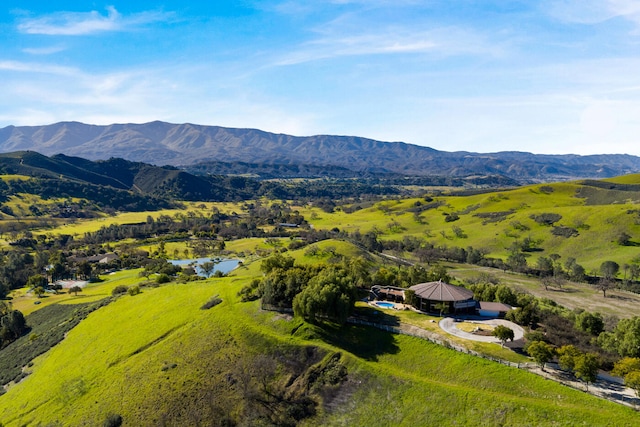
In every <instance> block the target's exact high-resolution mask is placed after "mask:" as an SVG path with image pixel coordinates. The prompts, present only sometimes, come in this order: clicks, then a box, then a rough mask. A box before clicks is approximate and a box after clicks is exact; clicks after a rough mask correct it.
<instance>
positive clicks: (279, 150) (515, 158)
mask: <svg viewBox="0 0 640 427" xmlns="http://www.w3.org/2000/svg"><path fill="white" fill-rule="evenodd" d="M15 150H35V151H38V152H41V153H43V154H46V155H52V154H57V153H64V154H66V155H70V156H80V157H85V158H88V159H92V160H97V159H108V158H111V157H122V158H125V159H127V160H131V161H137V162H145V163H151V164H156V165H164V164H170V165H180V166H187V165H194V164H197V163H201V162H206V161H224V162H247V163H256V164H282V165H315V166H332V167H342V168H347V169H349V170H351V171H356V172H366V173H396V174H404V175H414V176H415V175H417V176H425V175H448V176H458V177H460V176H469V175H504V176H507V177H510V178H514V179H518V180H521V181H529V182H532V181H550V180H564V179H571V178H605V177H611V176H616V175H624V174H628V173H634V172H638V171H640V157H636V156H630V155H622V154H617V155H594V156H577V155H534V154H531V153H522V152H500V153H490V154H479V153H471V152H446V151H438V150H434V149H432V148H428V147H421V146H417V145H411V144H406V143H402V142H381V141H376V140H372V139H367V138H361V137H356V136H331V135H316V136H308V137H297V136H291V135H284V134H274V133H269V132H264V131H260V130H257V129H234V128H224V127H219V126H201V125H194V124H189V123H186V124H170V123H164V122H159V121H156V122H151V123H145V124H114V125H109V126H94V125H86V124H83V123H77V122H62V123H56V124H52V125H47V126H22V127H15V126H8V127H6V128H3V129H0V151H15Z"/></svg>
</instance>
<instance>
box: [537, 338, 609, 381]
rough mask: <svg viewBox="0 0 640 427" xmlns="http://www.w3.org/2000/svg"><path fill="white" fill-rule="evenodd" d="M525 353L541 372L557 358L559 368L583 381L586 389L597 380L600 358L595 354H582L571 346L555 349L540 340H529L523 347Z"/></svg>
mask: <svg viewBox="0 0 640 427" xmlns="http://www.w3.org/2000/svg"><path fill="white" fill-rule="evenodd" d="M525 351H526V352H527V353H528V354H529V355H530V356H531V357H533V359H534V360H535V361H536V363H537V364H538V365H539V366H540V368H541V369H542V370H543V371H544V367H545V365H546V364H547V363H548V362H550V361H551V360H553V359H554V357H557V359H558V365H559V366H560V368H561V369H563V370H564V371H567V372H570V373H571V374H573V375H574V376H575V377H576V378H578V379H579V380H581V381H583V382H584V383H585V384H586V386H587V388H589V384H590V383H593V382H595V381H596V379H598V370H599V369H600V365H601V362H600V356H599V355H598V354H596V353H584V352H581V351H580V350H578V349H577V348H576V347H574V346H572V345H565V346H562V347H559V348H556V347H554V346H553V345H551V344H548V343H546V342H545V341H542V340H530V341H529V342H528V343H527V345H526V346H525Z"/></svg>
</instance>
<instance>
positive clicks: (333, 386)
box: [0, 265, 637, 426]
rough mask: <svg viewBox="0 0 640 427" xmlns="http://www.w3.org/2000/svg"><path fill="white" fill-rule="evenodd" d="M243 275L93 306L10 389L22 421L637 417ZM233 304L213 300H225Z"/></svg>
mask: <svg viewBox="0 0 640 427" xmlns="http://www.w3.org/2000/svg"><path fill="white" fill-rule="evenodd" d="M256 274H259V272H258V269H257V265H249V266H248V268H246V269H241V270H238V271H237V272H236V273H235V274H234V275H233V276H232V277H228V278H224V279H210V280H207V281H204V282H193V283H190V284H181V285H166V286H162V287H159V288H144V289H143V292H142V293H141V294H139V295H135V296H129V295H125V296H121V297H120V298H118V299H117V300H116V301H114V302H112V303H111V304H109V305H107V306H106V307H103V308H101V309H99V310H96V311H94V312H93V313H91V314H89V316H88V317H87V318H86V319H85V320H83V321H82V322H81V323H80V324H79V325H78V326H77V327H75V328H74V329H73V330H71V331H70V332H69V333H68V335H67V337H66V338H65V340H64V341H62V342H61V343H60V344H58V345H57V346H56V347H54V348H53V349H52V350H51V351H49V352H48V353H47V354H45V355H43V356H41V357H39V358H38V359H36V361H35V363H34V364H33V365H32V366H29V367H27V368H26V369H27V371H28V372H31V374H30V375H28V376H27V377H26V378H25V379H24V380H23V381H22V382H21V383H19V384H17V385H15V386H13V387H12V388H10V389H9V391H8V392H7V393H6V394H4V395H2V396H0V414H1V416H0V418H1V420H2V423H4V425H5V426H13V425H100V424H102V423H103V422H104V421H105V420H107V419H108V417H109V416H112V417H114V416H115V415H118V416H121V417H122V419H123V421H124V425H136V426H139V425H140V426H145V425H150V426H151V425H181V426H182V425H202V424H203V423H204V424H206V425H232V424H235V423H237V424H240V425H272V423H276V424H280V425H292V424H287V423H296V420H299V421H298V423H300V424H301V425H424V424H442V425H452V424H458V425H499V424H502V425H514V424H518V425H572V426H573V425H606V424H609V425H632V424H633V423H635V422H636V420H637V414H636V413H635V412H634V411H633V410H631V409H629V408H626V407H623V406H619V405H615V404H612V403H609V402H607V401H604V400H600V399H597V398H594V397H592V396H590V395H588V394H584V393H582V392H579V391H575V390H572V389H569V388H566V387H563V386H561V385H559V384H556V383H554V382H550V381H547V380H544V379H542V378H540V377H538V376H535V375H532V374H529V373H527V372H524V371H520V370H517V369H513V368H508V367H505V366H502V365H499V364H497V363H493V362H490V361H486V360H484V359H478V358H474V357H472V356H467V355H464V354H460V353H456V352H454V351H452V350H448V349H446V348H444V347H441V346H437V345H434V344H431V343H429V342H426V341H423V340H420V339H417V338H411V337H405V336H396V335H390V334H387V333H384V332H381V331H378V330H375V329H369V328H366V327H355V326H347V327H345V328H343V329H334V328H333V327H331V326H330V325H326V326H324V327H318V326H311V325H308V324H304V323H301V322H300V321H299V320H297V319H291V318H289V317H288V316H283V315H281V314H277V313H272V312H262V311H260V310H259V306H258V303H257V302H254V303H239V302H238V300H237V297H236V292H237V291H238V290H239V289H240V288H241V287H242V286H243V285H244V284H246V283H247V282H248V281H250V280H251V278H252V277H255V275H256ZM213 295H220V297H221V298H222V300H223V302H222V303H221V304H219V305H217V306H215V307H213V308H211V309H209V310H202V309H200V307H201V306H202V305H203V303H204V302H206V301H207V300H208V299H209V298H211V296H213Z"/></svg>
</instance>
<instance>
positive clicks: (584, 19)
mask: <svg viewBox="0 0 640 427" xmlns="http://www.w3.org/2000/svg"><path fill="white" fill-rule="evenodd" d="M546 8H547V10H548V11H549V13H550V14H551V15H552V16H554V17H555V18H557V19H560V20H563V21H567V22H576V23H581V24H597V23H600V22H604V21H607V20H609V19H612V18H616V17H621V18H625V19H627V20H629V21H632V22H634V23H636V24H638V25H640V1H638V0H551V1H548V2H546Z"/></svg>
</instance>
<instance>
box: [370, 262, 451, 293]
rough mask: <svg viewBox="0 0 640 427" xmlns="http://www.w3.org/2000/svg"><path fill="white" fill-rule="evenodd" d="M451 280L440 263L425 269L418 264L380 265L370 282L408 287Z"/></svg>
mask: <svg viewBox="0 0 640 427" xmlns="http://www.w3.org/2000/svg"><path fill="white" fill-rule="evenodd" d="M438 280H442V281H443V282H451V276H449V274H448V273H447V269H446V268H445V267H444V266H442V265H434V266H432V267H431V268H429V269H426V268H424V267H422V266H420V265H413V266H410V267H401V266H399V267H380V268H379V269H378V270H377V271H375V272H374V273H373V274H372V275H371V279H370V283H371V284H373V285H382V286H395V287H400V288H408V287H410V286H413V285H415V284H418V283H425V282H436V281H438Z"/></svg>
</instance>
